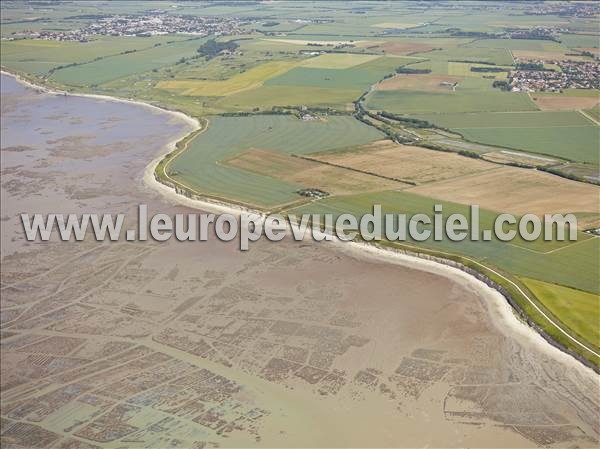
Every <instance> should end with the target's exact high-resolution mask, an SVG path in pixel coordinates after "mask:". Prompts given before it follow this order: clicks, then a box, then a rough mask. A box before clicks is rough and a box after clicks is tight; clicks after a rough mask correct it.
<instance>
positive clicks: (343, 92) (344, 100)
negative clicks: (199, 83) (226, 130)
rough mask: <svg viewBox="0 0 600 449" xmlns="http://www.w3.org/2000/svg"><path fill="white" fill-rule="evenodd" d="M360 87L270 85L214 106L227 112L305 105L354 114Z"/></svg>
mask: <svg viewBox="0 0 600 449" xmlns="http://www.w3.org/2000/svg"><path fill="white" fill-rule="evenodd" d="M361 94H362V91H361V90H360V89H357V88H350V89H338V88H327V87H315V86H288V85H271V84H269V83H268V82H267V84H266V85H263V86H260V87H258V88H256V89H250V90H245V91H241V92H238V93H236V94H233V95H228V96H226V97H223V98H222V99H219V100H217V101H216V102H215V103H214V106H215V107H216V108H218V109H219V110H225V111H240V110H241V111H252V110H254V109H255V108H259V110H270V109H271V108H272V107H273V106H287V105H305V106H313V107H325V108H333V109H339V110H342V111H351V110H353V109H354V105H353V104H352V102H353V101H354V100H355V99H357V98H358V97H360V95H361Z"/></svg>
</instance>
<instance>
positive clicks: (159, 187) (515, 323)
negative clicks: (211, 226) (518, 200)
mask: <svg viewBox="0 0 600 449" xmlns="http://www.w3.org/2000/svg"><path fill="white" fill-rule="evenodd" d="M0 73H1V74H3V75H7V76H11V77H13V78H14V79H15V80H16V81H17V82H19V83H20V84H22V85H24V86H26V87H28V88H30V89H33V90H36V91H41V92H43V93H47V94H50V95H66V96H75V97H83V98H91V99H96V100H102V101H112V102H117V103H128V104H133V105H138V106H141V107H145V108H149V109H152V110H153V111H155V112H160V113H164V114H168V115H171V116H172V117H175V118H177V119H179V120H182V121H184V122H185V123H186V124H187V125H188V126H189V127H191V130H189V131H186V132H185V133H184V134H183V135H182V136H179V137H176V138H174V139H173V140H171V141H169V142H168V143H167V144H165V146H164V147H163V150H164V152H162V153H161V154H159V155H158V156H157V157H156V158H154V159H152V160H151V161H150V162H149V163H148V164H147V165H146V168H145V170H144V174H143V177H142V181H143V184H144V185H145V186H146V187H147V188H149V189H151V190H153V191H155V192H156V193H158V194H160V195H161V196H162V197H163V199H165V200H168V201H170V202H174V203H177V204H180V205H183V206H187V207H190V208H193V209H199V210H208V211H214V212H215V213H230V214H233V215H237V216H239V215H240V214H242V213H247V212H250V213H255V214H259V215H261V216H263V217H264V215H265V214H264V213H262V212H258V211H253V210H251V209H248V208H244V207H242V206H239V205H236V204H231V203H227V202H224V201H223V202H222V201H216V200H212V199H209V198H206V199H203V200H200V199H197V198H190V197H187V196H185V195H183V194H181V193H179V192H178V191H177V189H176V188H175V187H173V186H170V185H167V184H165V183H163V182H161V181H159V180H158V179H157V176H155V171H156V167H157V166H158V164H159V163H160V162H161V161H162V160H163V159H164V158H165V156H167V155H168V154H170V153H172V152H173V151H175V150H176V149H177V147H176V144H177V143H178V142H179V141H180V140H182V139H185V138H186V137H188V136H189V135H190V134H192V133H194V132H196V131H198V130H200V129H202V125H201V123H200V121H199V120H198V119H196V118H193V117H191V116H189V115H187V114H185V113H183V112H181V111H176V110H172V109H168V108H165V107H161V106H156V105H153V104H150V103H146V102H143V101H138V100H130V99H125V98H119V97H112V96H109V95H100V94H87V93H72V92H67V91H61V90H57V89H56V90H55V89H51V88H49V87H46V86H43V85H38V84H35V83H33V82H32V81H30V80H28V79H26V78H24V77H22V76H21V75H19V74H17V73H13V72H11V71H7V70H5V69H4V68H2V69H0ZM207 126H208V125H207ZM205 129H206V127H205V128H203V131H204V130H205ZM203 131H201V132H203ZM173 183H174V184H175V181H173ZM334 244H335V245H336V246H337V247H339V248H341V250H342V251H343V252H346V253H347V254H350V255H352V256H353V257H360V258H366V259H372V260H376V261H379V262H382V261H383V262H386V263H393V264H396V265H401V266H405V267H408V268H412V269H415V266H418V267H419V268H416V269H418V270H422V271H428V272H430V273H434V274H438V275H440V276H443V277H447V278H450V279H452V280H453V281H455V282H457V283H459V284H461V285H463V286H465V285H466V286H469V287H471V288H473V290H474V291H475V292H477V293H478V294H481V295H484V296H487V297H489V298H491V299H492V302H493V303H494V304H495V305H497V306H498V307H497V311H498V313H497V314H498V319H501V320H502V321H504V325H506V326H507V327H508V328H510V329H509V331H508V332H510V333H511V334H510V335H512V336H513V337H514V336H515V334H518V335H520V336H522V337H523V338H526V339H527V340H529V342H530V343H532V344H534V345H536V346H538V348H539V349H540V350H543V351H544V352H546V353H547V354H549V355H552V356H554V357H556V358H560V359H562V361H564V362H568V361H570V362H572V363H571V364H572V365H573V367H577V368H578V369H579V370H583V371H584V372H588V373H589V371H592V372H595V373H596V374H598V373H600V367H599V366H597V365H595V364H593V363H592V362H590V361H589V360H587V359H586V358H585V357H583V356H581V355H580V354H578V353H575V352H574V351H572V350H570V349H569V348H567V347H565V346H564V345H562V344H561V343H559V342H558V341H556V340H555V339H554V338H552V337H551V336H550V335H549V334H547V333H546V332H545V331H544V330H543V329H541V328H540V327H539V326H538V325H536V324H535V323H533V321H532V320H531V319H530V318H529V317H528V316H527V315H526V314H525V312H524V311H523V310H522V309H521V307H520V306H518V304H516V302H515V301H514V299H513V298H512V297H510V294H508V292H507V291H506V289H504V288H503V287H502V286H500V285H498V284H497V283H495V282H494V281H492V280H491V279H489V278H488V277H487V276H486V275H485V274H484V273H481V272H479V271H478V270H475V269H472V268H469V267H466V266H464V265H463V264H461V263H459V262H455V261H453V260H450V259H445V258H443V257H437V256H430V255H427V254H424V253H420V252H418V251H410V250H406V249H391V248H383V247H381V246H379V245H374V244H367V243H360V242H341V241H340V240H339V239H335V240H334ZM348 248H349V249H348ZM416 249H417V250H418V248H416ZM461 257H462V256H461ZM467 259H468V258H467ZM474 262H475V263H477V264H478V265H480V266H482V267H484V268H485V269H487V270H490V271H492V272H494V270H492V269H491V268H489V267H486V266H485V265H482V264H480V263H478V262H476V261H474ZM502 277H504V276H502ZM505 279H506V278H505ZM508 281H509V282H511V283H512V281H510V280H508ZM513 285H514V283H513ZM517 288H518V287H517ZM502 290H504V291H502ZM519 290H520V289H519ZM523 295H524V296H525V297H526V299H527V300H528V301H529V302H531V303H532V304H534V303H533V302H532V300H531V299H530V298H528V297H527V296H526V295H525V294H523ZM534 306H535V305H534ZM536 308H537V307H536ZM538 310H539V309H538ZM544 316H545V315H544ZM545 318H546V319H548V320H549V321H550V323H551V324H552V325H553V326H554V327H556V328H557V329H558V330H559V331H561V332H562V333H563V334H565V335H567V337H569V338H570V339H571V340H573V341H574V342H576V343H577V344H578V345H579V346H580V347H582V348H584V349H586V350H588V351H590V352H591V353H592V354H594V355H596V356H598V354H596V353H595V352H594V351H592V350H590V349H589V348H588V347H587V346H586V345H584V344H583V343H581V342H579V341H578V340H576V339H575V338H574V337H572V336H571V335H570V334H568V333H567V332H566V331H565V330H564V329H562V328H561V327H559V326H558V325H556V323H554V322H553V321H552V320H550V319H549V318H548V317H547V316H545ZM498 328H499V329H500V330H501V331H502V332H505V331H506V329H505V328H503V327H502V326H498Z"/></svg>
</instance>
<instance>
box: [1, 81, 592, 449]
mask: <svg viewBox="0 0 600 449" xmlns="http://www.w3.org/2000/svg"><path fill="white" fill-rule="evenodd" d="M187 130H188V125H186V124H182V123H181V122H178V121H175V120H174V119H173V118H172V116H170V115H167V114H162V113H155V112H152V111H151V110H149V109H147V108H143V107H140V106H135V105H130V104H124V103H113V102H107V101H98V100H93V99H88V98H80V97H72V96H68V97H66V96H53V95H49V94H39V93H35V92H34V91H32V90H30V89H25V88H23V87H22V86H21V85H19V84H18V83H16V82H15V81H14V80H13V79H12V78H10V77H6V76H2V142H1V153H0V155H1V158H2V159H1V162H2V190H1V195H2V197H1V199H2V201H1V219H2V222H1V223H2V298H1V301H2V302H1V306H2V311H1V317H2V323H3V326H2V366H1V369H2V376H1V381H0V382H1V384H0V386H1V388H2V393H3V394H2V428H3V434H2V441H3V443H6V444H10V443H18V444H21V445H22V446H25V447H27V446H32V445H33V443H40V442H42V443H43V444H41V446H49V445H50V444H55V446H53V447H69V446H68V445H69V444H73V445H77V447H82V446H81V445H82V442H85V443H87V444H89V445H90V447H95V446H92V445H96V446H100V447H168V446H174V447H175V446H177V445H179V446H180V447H194V446H193V445H194V444H196V445H197V447H201V444H202V443H212V444H217V445H221V446H229V447H240V446H263V447H265V446H271V447H338V446H339V447H349V446H356V447H383V446H386V447H408V446H424V445H429V446H437V447H440V446H442V447H459V446H460V447H463V446H480V447H483V446H488V447H498V446H504V447H529V446H538V445H546V446H565V445H569V446H571V445H579V446H590V447H593V446H597V444H598V413H599V400H598V376H597V375H595V374H594V373H592V372H591V371H590V370H588V369H585V368H583V367H580V366H578V365H576V362H574V361H573V360H571V359H570V358H569V357H568V356H565V355H561V354H557V351H556V350H554V349H553V348H550V347H548V345H545V344H540V341H539V339H536V338H530V336H529V337H527V336H524V334H523V332H517V331H515V330H514V328H515V326H514V319H513V318H510V317H509V318H506V317H504V318H503V316H502V313H501V310H504V309H502V307H503V305H502V304H501V303H500V302H498V301H497V299H496V297H495V296H494V295H493V294H492V293H491V292H490V291H488V290H486V289H483V288H482V287H481V286H479V285H476V284H473V283H470V282H466V281H464V280H461V278H460V277H456V276H453V275H451V274H447V273H446V274H445V272H444V271H443V270H442V271H440V272H439V273H432V272H425V271H418V270H415V269H411V268H410V267H405V266H399V265H393V264H390V263H386V262H384V261H380V260H373V259H370V258H362V257H360V256H357V255H353V254H350V253H348V252H347V251H340V250H339V249H338V248H336V247H334V246H332V245H328V244H315V243H312V242H311V243H292V242H281V243H269V242H258V243H255V244H254V245H253V246H252V247H251V250H250V251H248V252H244V253H242V252H239V251H238V250H237V244H236V243H235V242H232V243H222V242H218V241H217V240H215V239H210V240H209V241H208V242H204V243H176V242H168V243H162V244H161V243H156V242H144V243H125V242H121V243H111V244H100V243H96V242H94V241H85V242H81V243H74V242H70V243H57V242H50V243H28V242H25V241H24V239H23V232H22V229H21V225H20V222H19V221H18V214H19V213H21V212H29V213H40V212H41V213H48V212H62V213H71V212H79V213H81V212H92V213H105V212H112V213H115V212H127V213H129V214H130V215H131V216H132V217H133V216H134V215H133V214H134V213H135V208H136V206H137V205H138V204H140V203H145V204H148V205H149V208H150V211H151V212H152V211H155V212H163V213H168V214H173V213H175V212H177V211H179V212H182V211H186V212H189V210H188V209H186V208H184V207H182V206H177V205H173V204H170V203H168V202H166V201H165V200H164V199H163V198H161V197H159V196H158V195H157V194H156V193H155V192H154V191H153V190H151V189H149V188H148V187H146V186H144V185H143V184H142V182H141V179H142V175H143V173H144V169H145V167H146V165H147V164H148V162H149V161H150V160H152V159H153V158H155V157H156V156H157V155H158V154H160V153H161V152H162V151H163V150H162V148H163V146H164V145H165V144H166V143H167V142H169V141H171V140H173V138H174V137H176V136H177V135H184V134H185V133H186V132H187ZM511 320H512V321H511ZM511 323H512V324H511ZM135 348H137V349H135ZM128 351H129V352H128ZM58 440H61V441H60V442H58V443H56V442H57V441H58ZM63 444H64V445H66V446H62V445H63Z"/></svg>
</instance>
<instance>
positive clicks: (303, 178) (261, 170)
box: [224, 149, 406, 195]
mask: <svg viewBox="0 0 600 449" xmlns="http://www.w3.org/2000/svg"><path fill="white" fill-rule="evenodd" d="M224 163H225V164H227V165H230V166H232V167H236V168H240V169H242V170H248V171H251V172H253V173H258V174H261V175H266V176H271V177H273V178H277V179H280V180H283V181H287V182H292V183H294V184H298V185H299V186H301V187H304V188H317V189H321V190H323V191H325V192H328V193H330V194H332V195H347V194H352V193H362V192H369V191H378V190H387V189H398V188H402V187H406V184H402V183H399V182H395V181H391V180H387V179H383V178H379V177H377V176H371V175H367V174H363V173H358V172H355V171H352V170H347V169H344V168H338V167H332V166H330V165H326V164H321V163H319V162H313V161H308V160H306V159H301V158H298V157H293V156H290V155H288V154H284V153H279V152H276V151H268V150H260V149H253V150H250V151H246V152H244V153H242V154H240V155H238V156H236V157H235V158H232V159H229V160H227V161H225V162H224ZM299 188H300V187H299Z"/></svg>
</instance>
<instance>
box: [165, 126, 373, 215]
mask: <svg viewBox="0 0 600 449" xmlns="http://www.w3.org/2000/svg"><path fill="white" fill-rule="evenodd" d="M380 138H381V134H380V133H379V132H378V131H377V130H375V129H374V128H371V127H369V126H367V125H365V124H363V123H361V122H359V121H358V120H355V119H354V118H352V117H348V116H330V117H328V118H327V121H311V122H305V121H302V120H299V119H297V118H296V117H290V116H281V115H262V116H251V117H227V118H225V117H215V118H213V119H211V121H210V125H209V127H208V129H207V130H206V131H205V132H203V133H202V134H200V135H199V136H198V137H196V138H195V139H194V140H193V141H192V142H191V143H190V146H189V148H188V149H187V150H186V151H184V152H183V153H182V154H181V155H180V156H178V157H177V158H176V159H175V160H173V161H172V162H171V164H170V166H169V174H170V176H171V178H173V179H175V180H177V181H178V182H181V183H182V184H183V185H185V186H187V187H189V188H191V189H193V190H194V191H197V192H199V193H204V194H208V195H210V196H215V197H218V198H223V199H228V200H230V201H235V202H241V203H245V204H247V205H251V206H258V207H265V208H268V207H274V206H277V205H280V204H284V203H288V202H291V201H296V200H298V199H300V198H301V197H300V196H299V195H298V194H297V193H296V191H297V190H298V189H299V188H302V187H310V186H305V185H300V184H296V183H295V182H294V181H292V180H290V181H288V182H284V181H281V180H279V179H276V178H275V177H272V176H266V175H263V174H258V173H256V172H251V171H246V170H241V169H238V168H235V167H233V166H228V165H223V164H222V163H220V162H222V161H224V160H230V159H232V158H233V157H235V155H237V154H240V153H244V152H245V151H248V150H250V149H253V148H259V149H261V150H270V151H278V152H281V153H283V154H309V153H311V152H315V151H320V150H323V149H333V148H338V147H344V146H349V145H353V144H357V143H368V142H371V141H374V140H377V139H380Z"/></svg>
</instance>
